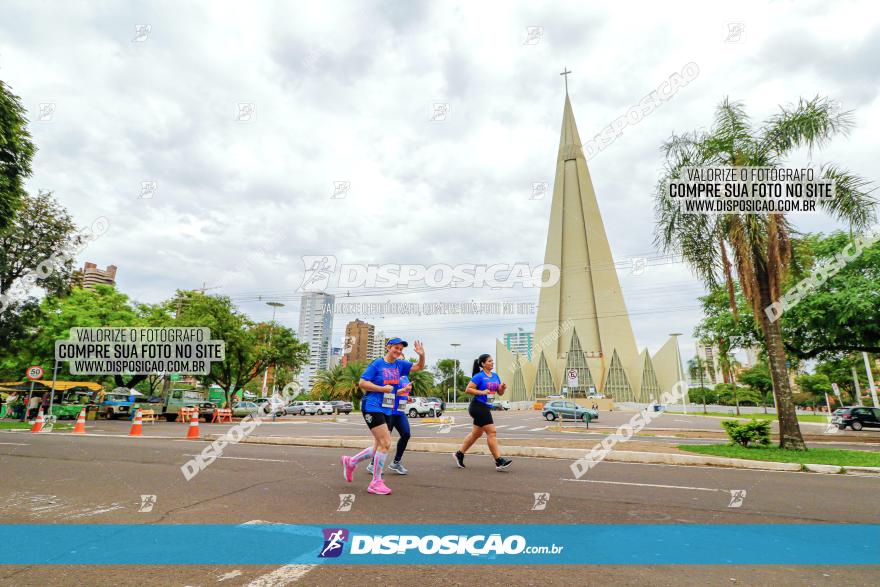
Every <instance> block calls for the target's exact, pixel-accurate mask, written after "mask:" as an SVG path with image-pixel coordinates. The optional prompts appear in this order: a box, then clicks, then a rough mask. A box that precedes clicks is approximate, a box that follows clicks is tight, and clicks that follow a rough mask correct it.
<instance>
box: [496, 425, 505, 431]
mask: <svg viewBox="0 0 880 587" xmlns="http://www.w3.org/2000/svg"><path fill="white" fill-rule="evenodd" d="M499 428H507V424H496V425H495V429H496V430H498V429H499Z"/></svg>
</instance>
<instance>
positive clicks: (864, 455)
mask: <svg viewBox="0 0 880 587" xmlns="http://www.w3.org/2000/svg"><path fill="white" fill-rule="evenodd" d="M678 448H679V449H680V450H683V451H686V452H696V453H700V454H704V455H712V456H716V457H729V458H733V459H749V460H752V461H774V462H777V463H800V464H802V465H803V464H813V465H838V466H841V467H846V466H850V467H880V452H868V451H862V450H843V449H839V448H811V449H809V450H807V451H797V450H782V449H781V448H777V447H766V448H744V447H742V446H739V445H736V446H730V445H727V444H679V445H678Z"/></svg>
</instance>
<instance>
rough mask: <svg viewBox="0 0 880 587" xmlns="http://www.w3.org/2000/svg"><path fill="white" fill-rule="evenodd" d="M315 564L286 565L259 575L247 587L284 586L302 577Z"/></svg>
mask: <svg viewBox="0 0 880 587" xmlns="http://www.w3.org/2000/svg"><path fill="white" fill-rule="evenodd" d="M314 568H315V565H284V566H283V567H278V568H277V569H275V570H274V571H272V572H271V573H267V574H265V575H263V576H262V577H257V578H256V579H254V580H253V581H251V582H250V583H248V584H247V587H284V585H288V584H290V583H295V582H297V581H299V580H300V579H302V578H303V577H304V576H305V575H306V574H307V573H308V572H309V571H311V570H312V569H314Z"/></svg>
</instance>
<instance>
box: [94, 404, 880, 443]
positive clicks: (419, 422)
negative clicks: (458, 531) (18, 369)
mask: <svg viewBox="0 0 880 587" xmlns="http://www.w3.org/2000/svg"><path fill="white" fill-rule="evenodd" d="M632 416H633V412H620V411H616V412H602V414H601V415H600V419H599V420H598V421H596V422H593V423H592V424H590V430H592V431H594V432H595V433H590V432H587V430H586V428H585V427H584V426H583V424H582V423H576V422H568V423H567V426H568V427H569V428H568V431H560V430H557V429H555V428H556V426H555V424H556V423H551V422H548V421H546V420H544V419H543V418H542V417H541V414H540V412H536V411H512V412H494V414H493V417H494V419H495V423H496V427H497V428H498V435H499V437H500V438H501V439H505V438H507V439H521V440H529V439H532V440H534V439H574V438H579V439H583V438H594V439H596V440H597V441H598V440H601V439H602V438H604V436H605V435H606V434H607V433H609V432H611V431H612V430H613V429H616V428H617V427H618V426H620V425H621V424H624V423H626V422H627V421H629V419H630V418H631V417H632ZM447 417H452V418H453V419H454V423H453V424H452V426H451V429H450V428H449V427H446V426H441V425H440V424H436V423H427V422H426V421H425V420H423V419H419V418H415V419H411V420H410V426H411V428H412V433H413V436H414V437H418V438H432V437H444V438H449V437H456V436H460V437H464V436H465V435H466V434H467V433H468V431H469V430H470V428H471V425H472V421H471V419H470V418H469V417H468V415H467V413H466V412H449V413H448V414H447ZM328 420H329V418H328V417H320V416H284V417H282V418H278V419H277V420H276V421H274V422H273V421H271V420H270V419H267V420H264V422H263V424H261V425H260V426H259V427H258V428H257V429H256V430H254V432H253V435H255V436H337V435H361V434H365V426H364V422H363V420H362V418H361V415H360V414H359V413H353V414H349V415H340V416H337V417H336V421H335V422H331V421H328ZM721 420H722V419H721V418H712V417H704V416H684V415H681V414H663V415H662V416H661V417H659V418H656V419H655V420H652V421H651V422H650V424H649V425H648V426H646V427H645V430H644V431H643V434H640V435H639V436H638V437H637V439H638V440H639V441H643V442H652V443H657V444H661V445H663V444H666V445H671V446H674V445H677V444H713V443H718V442H721V441H722V440H721V439H722V438H723V435H722V431H723V429H722V427H721V424H720V422H721ZM130 427H131V423H130V422H128V421H121V420H116V421H108V420H98V421H94V422H93V421H89V422H87V427H86V429H87V431H88V432H90V433H98V434H120V435H126V434H128V431H129V429H130ZM229 427H230V425H229V424H205V423H204V422H202V423H201V424H200V429H201V431H202V433H203V434H206V433H223V432H224V431H225V430H227V429H228V428H229ZM774 427H775V424H774ZM143 428H144V434H148V435H156V436H168V437H174V438H182V437H184V436H186V432H187V430H186V425H185V424H181V423H168V422H164V421H163V422H158V423H156V424H152V423H147V424H144V426H143ZM774 429H775V428H774ZM801 429H802V431H803V433H804V434H811V435H819V436H821V438H822V441H821V442H808V446H833V447H836V448H855V449H860V450H876V451H880V429H878V430H867V429H866V430H862V431H860V432H854V431H852V430H846V431H835V432H834V433H832V434H826V433H825V430H826V426H825V425H824V424H816V423H801ZM683 430H696V431H702V430H707V431H711V432H712V434H708V435H709V436H713V435H714V436H716V438H712V439H701V438H676V437H673V436H672V435H673V434H675V433H676V432H679V431H683ZM835 430H836V429H835Z"/></svg>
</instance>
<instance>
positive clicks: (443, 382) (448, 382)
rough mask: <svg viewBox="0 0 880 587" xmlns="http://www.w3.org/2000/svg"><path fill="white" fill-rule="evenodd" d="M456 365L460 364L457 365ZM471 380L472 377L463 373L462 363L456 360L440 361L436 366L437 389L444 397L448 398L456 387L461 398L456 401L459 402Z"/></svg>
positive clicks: (435, 379)
mask: <svg viewBox="0 0 880 587" xmlns="http://www.w3.org/2000/svg"><path fill="white" fill-rule="evenodd" d="M456 363H458V364H457V365H456ZM456 367H457V368H456ZM470 379H471V378H470V376H469V375H465V373H464V371H462V369H461V363H460V362H459V361H456V360H455V359H440V360H439V361H437V364H436V365H435V366H434V381H435V382H436V384H435V389H436V390H437V391H438V392H439V393H441V394H442V395H443V397H446V396H447V395H449V394H450V393H452V391H453V387H455V389H456V391H457V392H458V396H459V397H456V398H455V399H454V401H458V400H459V398H461V396H462V395H463V391H464V389H465V387H467V383H468V381H470Z"/></svg>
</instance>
